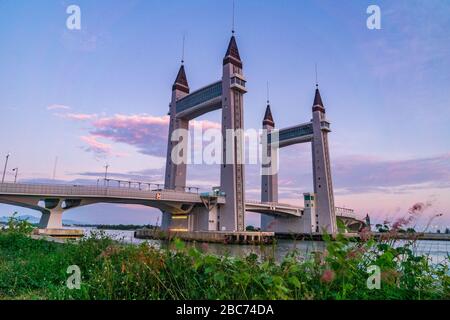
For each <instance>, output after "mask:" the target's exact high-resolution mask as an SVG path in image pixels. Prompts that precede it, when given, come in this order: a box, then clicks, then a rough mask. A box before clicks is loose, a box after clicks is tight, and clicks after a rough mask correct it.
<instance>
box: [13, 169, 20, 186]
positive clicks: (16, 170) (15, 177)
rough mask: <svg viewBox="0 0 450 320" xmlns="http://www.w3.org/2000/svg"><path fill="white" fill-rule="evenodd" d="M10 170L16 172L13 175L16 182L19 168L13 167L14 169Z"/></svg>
mask: <svg viewBox="0 0 450 320" xmlns="http://www.w3.org/2000/svg"><path fill="white" fill-rule="evenodd" d="M12 171H15V172H16V174H15V175H14V183H16V182H17V175H18V174H19V168H14V169H12Z"/></svg>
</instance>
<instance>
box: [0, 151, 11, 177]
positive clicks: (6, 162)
mask: <svg viewBox="0 0 450 320" xmlns="http://www.w3.org/2000/svg"><path fill="white" fill-rule="evenodd" d="M10 155H11V153H9V152H8V154H7V155H6V161H5V169H4V170H3V177H2V183H4V182H5V174H6V168H7V167H8V159H9V156H10Z"/></svg>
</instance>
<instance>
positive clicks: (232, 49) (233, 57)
mask: <svg viewBox="0 0 450 320" xmlns="http://www.w3.org/2000/svg"><path fill="white" fill-rule="evenodd" d="M227 63H232V64H234V65H236V66H237V67H239V68H242V61H241V56H240V55H239V49H238V47H237V43H236V38H235V37H234V35H232V36H231V39H230V42H229V43H228V49H227V52H226V53H225V57H224V58H223V64H224V65H225V64H227Z"/></svg>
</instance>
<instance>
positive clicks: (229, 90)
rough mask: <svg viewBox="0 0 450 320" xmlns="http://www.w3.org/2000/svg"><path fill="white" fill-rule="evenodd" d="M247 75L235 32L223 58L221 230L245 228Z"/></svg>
mask: <svg viewBox="0 0 450 320" xmlns="http://www.w3.org/2000/svg"><path fill="white" fill-rule="evenodd" d="M245 83H246V81H245V78H244V76H243V73H242V61H241V57H240V56H239V50H238V47H237V44H236V39H235V37H234V34H233V35H232V37H231V39H230V43H229V44H228V49H227V52H226V54H225V57H224V59H223V76H222V136H223V138H222V139H223V140H222V161H223V162H222V164H221V170H220V185H221V190H222V191H223V192H225V197H226V204H225V205H224V206H223V207H222V208H221V209H220V217H219V230H227V231H243V230H244V228H245V225H244V214H245V185H244V181H245V180H244V154H243V143H244V135H243V128H244V114H243V113H244V99H243V97H244V93H246V92H247V91H246V89H245Z"/></svg>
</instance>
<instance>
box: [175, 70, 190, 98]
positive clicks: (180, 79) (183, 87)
mask: <svg viewBox="0 0 450 320" xmlns="http://www.w3.org/2000/svg"><path fill="white" fill-rule="evenodd" d="M172 90H180V91H183V92H186V93H189V84H188V82H187V78H186V72H185V71H184V64H182V65H181V67H180V70H178V74H177V78H176V79H175V82H174V83H173V86H172Z"/></svg>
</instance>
